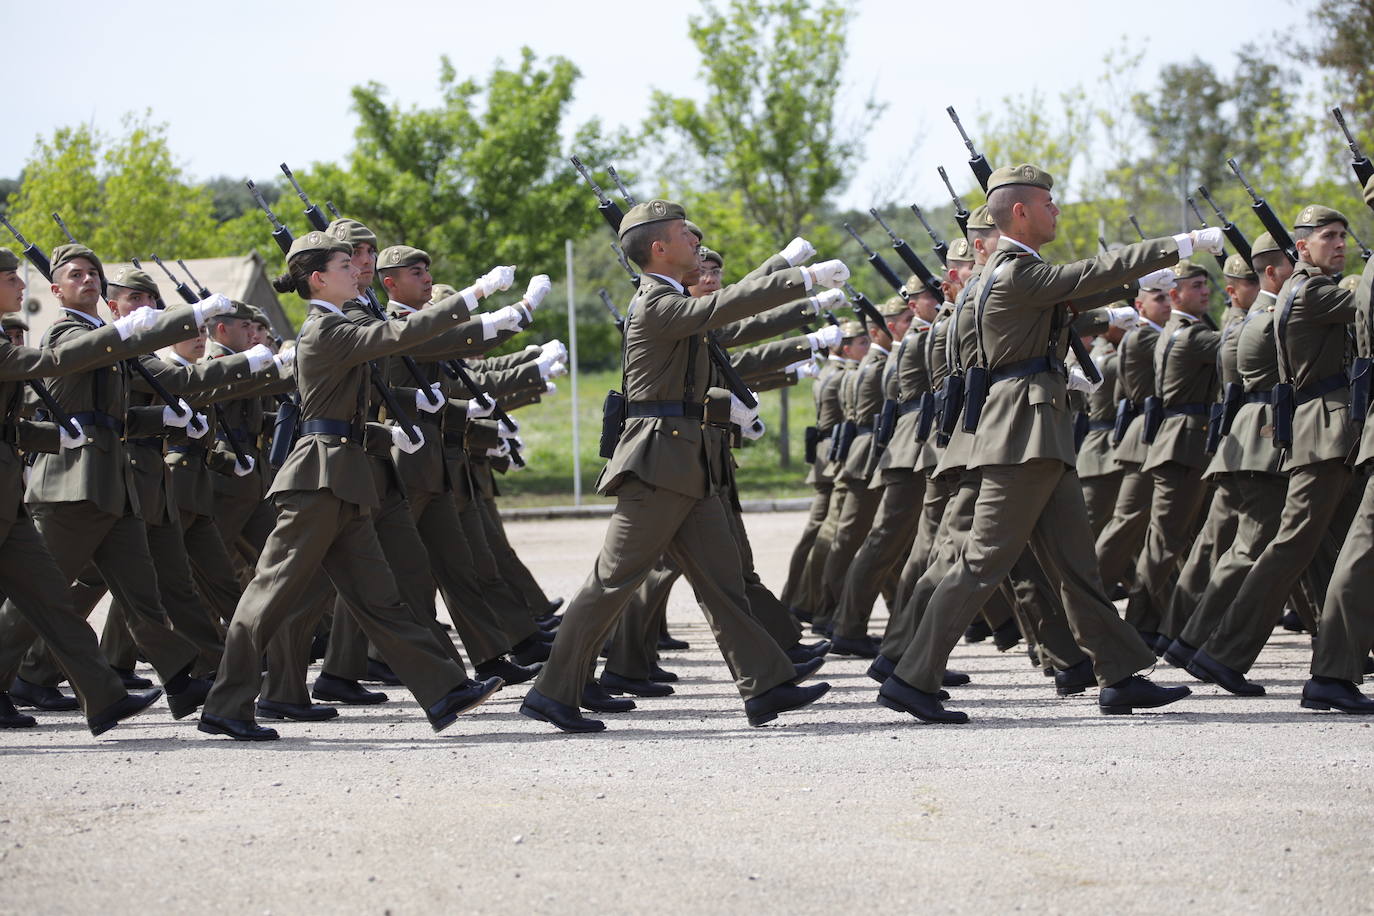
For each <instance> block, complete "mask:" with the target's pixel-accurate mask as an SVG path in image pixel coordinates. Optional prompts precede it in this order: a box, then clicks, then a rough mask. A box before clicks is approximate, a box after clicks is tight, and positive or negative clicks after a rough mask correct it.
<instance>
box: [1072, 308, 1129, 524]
mask: <svg viewBox="0 0 1374 916" xmlns="http://www.w3.org/2000/svg"><path fill="white" fill-rule="evenodd" d="M1122 336H1123V331H1122V329H1121V328H1109V329H1108V330H1107V332H1106V333H1105V334H1103V335H1102V336H1100V337H1097V338H1094V340H1093V342H1092V358H1093V362H1094V363H1095V364H1096V365H1097V369H1098V371H1099V372H1100V373H1102V384H1101V385H1100V386H1099V387H1098V389H1097V390H1096V391H1093V392H1092V393H1091V394H1089V395H1087V396H1086V399H1085V400H1086V410H1085V411H1084V417H1083V418H1082V419H1081V420H1080V422H1081V423H1083V424H1084V433H1083V441H1082V442H1081V443H1080V444H1079V446H1078V464H1077V469H1078V479H1079V480H1081V481H1083V502H1084V503H1085V504H1086V505H1087V507H1088V523H1089V525H1091V527H1092V531H1093V537H1094V538H1096V537H1097V536H1098V535H1099V534H1101V533H1102V529H1103V528H1105V527H1107V522H1108V520H1110V519H1111V517H1112V508H1113V507H1114V506H1115V505H1116V497H1117V493H1119V492H1120V490H1121V465H1120V464H1118V463H1117V460H1116V456H1115V455H1113V454H1112V443H1111V437H1112V428H1113V427H1114V426H1115V425H1116V422H1115V421H1116V379H1117V373H1118V371H1119V366H1120V363H1119V361H1118V359H1117V352H1116V345H1117V344H1118V343H1120V342H1121V338H1122Z"/></svg>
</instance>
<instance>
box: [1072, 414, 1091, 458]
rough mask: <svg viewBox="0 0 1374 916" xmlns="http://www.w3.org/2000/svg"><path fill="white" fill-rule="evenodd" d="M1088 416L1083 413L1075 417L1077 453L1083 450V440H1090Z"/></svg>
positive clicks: (1074, 436)
mask: <svg viewBox="0 0 1374 916" xmlns="http://www.w3.org/2000/svg"><path fill="white" fill-rule="evenodd" d="M1088 424H1089V420H1088V415H1087V414H1086V413H1084V412H1083V411H1081V410H1080V411H1079V412H1078V413H1076V414H1074V415H1073V450H1074V451H1075V452H1077V451H1079V450H1080V449H1082V448H1083V440H1084V439H1086V438H1088Z"/></svg>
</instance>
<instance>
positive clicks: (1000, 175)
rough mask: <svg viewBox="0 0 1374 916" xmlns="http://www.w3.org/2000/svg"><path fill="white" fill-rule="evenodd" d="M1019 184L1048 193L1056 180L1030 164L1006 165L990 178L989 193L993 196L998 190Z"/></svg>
mask: <svg viewBox="0 0 1374 916" xmlns="http://www.w3.org/2000/svg"><path fill="white" fill-rule="evenodd" d="M1018 184H1024V185H1030V186H1031V187H1032V188H1044V189H1045V190H1046V191H1048V190H1050V189H1052V188H1053V187H1054V178H1053V176H1051V175H1050V173H1049V172H1047V171H1045V170H1044V169H1042V168H1040V167H1039V166H1034V165H1030V164H1029V163H1027V164H1024V165H1015V166H1011V165H1004V166H1002V167H1001V168H1000V169H997V170H995V171H994V172H993V173H992V175H991V176H990V177H989V178H988V193H989V194H991V193H992V192H993V191H996V190H997V189H998V188H1005V187H1010V186H1011V185H1018Z"/></svg>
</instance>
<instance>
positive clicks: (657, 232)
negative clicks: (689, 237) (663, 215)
mask: <svg viewBox="0 0 1374 916" xmlns="http://www.w3.org/2000/svg"><path fill="white" fill-rule="evenodd" d="M673 222H674V221H673V220H655V221H654V222H652V223H640V224H639V225H638V226H634V227H632V228H631V229H630V230H629V231H628V232H626V233H625V237H624V238H622V239H621V240H620V247H621V248H623V249H625V256H626V257H627V258H629V259H630V260H631V261H634V262H635V263H636V264H638V265H639V266H640V267H643V266H644V265H645V263H646V262H648V260H649V255H650V250H651V249H652V248H653V244H654V242H662V241H665V240H666V239H667V238H668V227H669V226H671V225H672V224H673Z"/></svg>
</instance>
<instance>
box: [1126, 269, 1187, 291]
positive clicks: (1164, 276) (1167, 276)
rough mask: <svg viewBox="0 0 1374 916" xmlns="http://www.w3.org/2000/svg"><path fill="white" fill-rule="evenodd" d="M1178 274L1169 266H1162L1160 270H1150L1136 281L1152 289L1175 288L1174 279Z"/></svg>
mask: <svg viewBox="0 0 1374 916" xmlns="http://www.w3.org/2000/svg"><path fill="white" fill-rule="evenodd" d="M1176 276H1177V274H1175V273H1174V272H1173V271H1172V270H1170V269H1169V268H1167V267H1161V268H1160V269H1159V270H1152V271H1150V272H1149V273H1147V274H1146V275H1145V276H1143V277H1141V278H1140V279H1139V280H1136V281H1135V282H1137V283H1139V284H1140V285H1141V286H1148V287H1150V288H1151V289H1166V290H1168V289H1173V288H1174V279H1175V277H1176Z"/></svg>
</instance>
